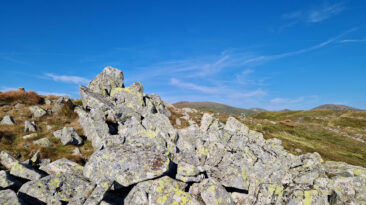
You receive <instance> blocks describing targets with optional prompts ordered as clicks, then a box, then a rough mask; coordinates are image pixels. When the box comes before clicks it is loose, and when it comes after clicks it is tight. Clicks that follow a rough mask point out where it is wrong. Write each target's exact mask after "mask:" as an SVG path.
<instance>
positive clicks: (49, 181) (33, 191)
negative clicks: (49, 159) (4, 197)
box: [19, 173, 95, 204]
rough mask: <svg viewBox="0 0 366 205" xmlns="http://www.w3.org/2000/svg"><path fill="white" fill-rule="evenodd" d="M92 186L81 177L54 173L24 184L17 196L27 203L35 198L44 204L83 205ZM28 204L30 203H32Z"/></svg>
mask: <svg viewBox="0 0 366 205" xmlns="http://www.w3.org/2000/svg"><path fill="white" fill-rule="evenodd" d="M94 186H95V185H94V184H92V183H90V182H89V181H88V180H87V179H85V178H83V177H82V176H78V175H73V174H62V173H56V174H53V175H49V176H46V177H43V178H41V179H38V180H33V181H29V182H27V183H25V184H24V185H23V186H22V187H21V188H20V189H19V195H20V196H21V197H22V198H25V199H28V201H29V200H31V198H35V199H37V200H39V201H41V202H44V203H48V202H53V203H57V202H58V203H60V202H62V201H63V202H70V204H83V202H84V201H85V200H86V199H87V198H88V196H89V194H90V193H91V192H92V191H93V189H94ZM29 202H30V203H32V201H29ZM33 203H34V202H33ZM60 204H61V203H60Z"/></svg>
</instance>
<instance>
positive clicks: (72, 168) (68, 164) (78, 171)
mask: <svg viewBox="0 0 366 205" xmlns="http://www.w3.org/2000/svg"><path fill="white" fill-rule="evenodd" d="M39 169H40V170H42V171H44V172H46V173H48V174H56V173H58V172H59V173H63V174H73V175H80V176H82V175H83V166H81V165H79V164H77V163H75V162H72V161H70V160H68V159H65V158H62V159H58V160H56V161H54V162H52V163H49V164H46V165H44V166H40V167H39Z"/></svg>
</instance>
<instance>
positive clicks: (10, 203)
mask: <svg viewBox="0 0 366 205" xmlns="http://www.w3.org/2000/svg"><path fill="white" fill-rule="evenodd" d="M0 204H4V205H5V204H6V205H22V204H25V203H24V202H23V201H22V200H21V199H18V197H17V195H16V193H15V192H14V191H13V190H10V189H6V190H0Z"/></svg>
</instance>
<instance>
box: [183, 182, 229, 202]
mask: <svg viewBox="0 0 366 205" xmlns="http://www.w3.org/2000/svg"><path fill="white" fill-rule="evenodd" d="M189 193H191V194H192V195H194V196H196V198H200V199H202V200H203V201H204V202H205V204H217V205H226V204H234V201H233V199H232V198H231V196H230V194H229V193H228V192H227V191H226V190H225V188H224V187H223V186H222V185H221V184H220V183H219V182H218V181H217V180H215V179H213V178H209V179H204V180H203V181H202V182H201V183H199V184H193V185H192V186H191V188H190V190H189Z"/></svg>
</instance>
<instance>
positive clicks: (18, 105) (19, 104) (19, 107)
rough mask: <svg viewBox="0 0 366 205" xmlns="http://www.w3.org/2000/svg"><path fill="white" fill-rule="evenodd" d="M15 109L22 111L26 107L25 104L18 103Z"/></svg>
mask: <svg viewBox="0 0 366 205" xmlns="http://www.w3.org/2000/svg"><path fill="white" fill-rule="evenodd" d="M14 107H15V109H21V108H23V107H24V104H21V103H17V104H15V105H14Z"/></svg>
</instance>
